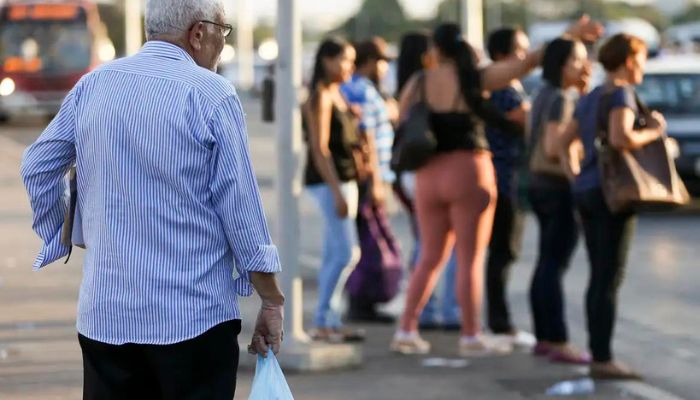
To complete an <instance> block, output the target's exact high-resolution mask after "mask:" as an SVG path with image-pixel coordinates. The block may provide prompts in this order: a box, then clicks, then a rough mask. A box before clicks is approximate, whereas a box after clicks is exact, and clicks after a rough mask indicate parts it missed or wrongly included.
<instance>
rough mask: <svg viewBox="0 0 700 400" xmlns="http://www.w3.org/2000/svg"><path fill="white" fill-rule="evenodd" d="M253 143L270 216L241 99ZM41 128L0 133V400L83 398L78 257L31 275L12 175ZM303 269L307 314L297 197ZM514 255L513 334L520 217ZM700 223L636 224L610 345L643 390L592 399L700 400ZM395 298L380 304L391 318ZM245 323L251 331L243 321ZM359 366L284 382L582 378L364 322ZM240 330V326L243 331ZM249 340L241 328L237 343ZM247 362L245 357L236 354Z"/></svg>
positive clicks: (358, 387) (245, 386)
mask: <svg viewBox="0 0 700 400" xmlns="http://www.w3.org/2000/svg"><path fill="white" fill-rule="evenodd" d="M245 106H246V109H247V110H248V112H249V125H250V131H251V148H252V153H253V158H254V162H255V164H256V170H257V174H258V178H259V182H260V184H261V187H262V188H263V197H264V202H265V206H266V208H267V209H268V216H269V219H270V221H271V223H272V224H274V221H275V219H276V218H275V214H274V203H273V202H274V196H273V194H274V193H273V186H272V185H273V180H274V171H275V169H274V168H275V159H274V146H273V145H272V141H273V132H274V131H273V130H272V127H271V126H266V125H263V124H261V123H259V122H258V118H257V116H258V115H259V113H258V107H257V104H255V103H252V102H250V101H247V102H246V103H245ZM44 124H45V123H42V122H40V121H36V120H31V121H16V122H15V123H13V124H12V125H11V126H0V187H2V192H1V193H2V196H0V400H8V399H9V400H28V399H42V400H44V399H77V398H80V386H81V381H82V378H81V361H80V353H79V348H78V347H77V341H76V338H75V328H74V321H75V307H76V299H77V288H78V285H79V280H80V275H81V271H80V261H81V257H80V256H81V254H80V252H78V254H77V257H75V258H74V259H72V260H71V261H70V262H69V263H68V264H66V265H62V264H58V263H57V264H55V265H52V266H51V267H49V268H47V269H45V270H44V271H42V272H41V273H33V272H31V268H30V264H31V260H32V258H33V257H34V255H35V252H36V250H37V249H38V246H39V243H38V240H37V239H36V238H35V236H34V235H33V234H32V232H31V227H30V224H31V222H30V221H31V219H30V210H29V208H28V205H27V200H26V195H25V194H24V191H23V188H22V186H21V183H20V181H19V178H18V169H19V167H18V165H19V160H20V156H21V151H22V149H23V147H24V145H26V144H28V143H31V142H32V141H33V140H34V138H36V136H37V135H38V133H39V132H40V131H41V129H42V128H43V125H44ZM301 212H302V216H303V219H304V224H303V231H302V232H301V237H302V254H303V258H302V260H301V261H302V263H303V264H304V275H305V277H306V280H305V282H306V285H305V300H306V301H305V315H306V316H307V318H308V316H309V315H310V312H311V310H312V309H313V304H314V298H315V291H314V290H313V287H314V285H313V280H312V278H313V276H314V275H315V271H316V268H317V260H318V254H319V247H320V240H321V235H320V219H319V216H318V215H317V214H316V213H315V210H314V208H313V204H312V203H311V202H310V201H309V199H306V198H305V199H304V201H303V202H302V205H301ZM392 222H393V225H394V227H395V228H396V231H397V234H398V236H399V238H400V240H401V241H402V243H403V244H404V248H405V249H406V250H408V248H409V247H410V245H411V242H410V237H409V235H408V229H407V222H406V219H405V217H404V216H403V215H402V214H400V213H399V214H397V215H395V216H394V218H393V219H392ZM528 222H529V224H528V229H527V231H526V238H525V244H524V248H523V255H522V258H521V260H520V261H519V262H518V263H517V265H516V266H515V267H514V271H513V278H512V285H511V286H512V288H511V293H512V296H511V301H512V304H513V309H514V310H513V312H514V315H515V316H516V319H517V321H518V323H519V324H520V326H521V327H523V328H528V327H529V325H530V324H529V320H528V318H529V314H528V310H527V299H526V290H527V285H528V283H529V277H530V274H531V270H532V265H533V263H534V257H535V248H536V247H535V244H536V235H537V231H536V227H535V225H534V223H533V222H534V221H532V220H529V221H528ZM698 222H700V217H699V216H696V215H693V214H684V215H663V216H648V217H644V218H642V220H641V221H640V224H639V229H638V234H637V240H636V241H635V244H634V246H633V249H632V254H631V257H630V263H629V268H628V274H627V281H626V282H625V286H624V289H623V292H622V297H621V304H622V307H621V316H620V321H621V322H620V324H619V326H618V332H617V336H616V339H617V340H616V342H615V347H616V350H617V353H618V355H619V357H620V358H621V359H624V360H626V361H628V362H629V363H631V364H633V365H634V366H636V367H638V368H639V369H640V370H641V371H643V372H644V373H645V374H646V376H647V377H648V381H647V383H646V384H642V385H601V384H598V385H597V386H596V391H595V393H594V394H592V395H589V396H583V397H580V398H592V399H618V398H627V399H674V398H684V399H698V398H700V394H698V393H700V383H699V382H698V379H697V377H698V373H699V372H700V337H699V335H698V333H697V332H698V330H699V328H700V312H699V311H700V270H699V269H698V268H699V267H698V262H697V259H698V258H700V252H698V250H697V243H698V240H697V236H698V234H700V226H699V225H698ZM586 279H587V264H586V260H585V254H584V253H583V251H582V249H581V248H579V251H578V252H577V254H576V257H575V260H574V263H573V265H572V267H571V269H570V271H569V273H568V274H567V278H566V290H567V296H568V297H567V298H568V300H569V302H568V317H569V321H570V330H571V334H572V337H573V340H574V342H576V343H579V344H581V345H584V344H585V340H586V336H585V332H584V330H583V326H584V325H583V324H584V319H583V312H582V299H583V291H584V288H585V282H586ZM401 302H402V298H399V299H397V300H396V301H395V302H393V303H392V304H389V305H388V306H387V309H388V310H390V311H393V312H398V311H399V310H400V308H401ZM243 305H244V307H243V308H244V318H245V321H248V322H249V321H250V320H251V318H253V316H254V312H255V308H256V307H257V301H255V300H244V301H243ZM246 328H248V326H246ZM366 328H368V331H369V333H370V337H369V340H368V342H367V343H366V345H365V363H364V365H363V366H362V368H359V369H354V370H349V371H334V372H325V373H317V374H302V375H294V374H290V375H289V377H288V378H289V382H290V385H291V386H292V389H293V391H294V393H295V395H296V397H297V398H299V399H319V400H320V399H465V398H469V399H539V398H545V396H544V394H543V393H544V390H545V389H546V388H547V387H549V386H550V385H552V384H554V383H556V382H558V381H560V380H562V379H568V378H577V377H580V376H581V374H582V373H583V372H585V371H583V370H581V369H577V368H565V367H559V366H551V365H549V364H547V363H545V362H543V361H541V360H537V359H534V358H532V357H531V356H529V355H527V354H515V355H512V356H508V357H501V358H491V359H482V360H471V361H470V364H469V365H468V366H466V367H462V368H444V367H443V368H428V367H425V366H424V365H423V362H424V361H425V357H399V356H394V355H391V354H390V353H389V352H388V350H387V346H388V342H389V338H390V336H391V333H392V327H366ZM244 329H245V328H244ZM426 337H427V338H428V339H430V340H431V341H432V342H433V344H434V346H435V354H433V355H431V357H445V358H450V359H453V358H455V347H456V341H457V337H456V336H455V335H454V334H447V333H434V334H429V335H426ZM247 340H248V335H247V334H246V333H244V335H243V336H242V338H241V342H242V343H245V341H247ZM244 357H246V356H244ZM251 379H252V371H251V370H249V369H244V370H243V371H242V373H241V375H240V377H239V388H240V390H239V395H238V397H237V398H241V399H242V398H245V397H246V396H247V393H248V391H249V386H250V381H251Z"/></svg>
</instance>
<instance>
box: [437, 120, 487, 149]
mask: <svg viewBox="0 0 700 400" xmlns="http://www.w3.org/2000/svg"><path fill="white" fill-rule="evenodd" d="M430 128H431V129H432V130H433V134H434V135H435V139H436V140H437V152H438V153H447V152H451V151H456V150H470V151H471V150H488V149H489V143H488V141H487V140H486V135H485V134H484V127H483V124H482V123H481V122H479V121H477V120H476V117H475V116H474V115H472V114H471V113H468V112H431V113H430Z"/></svg>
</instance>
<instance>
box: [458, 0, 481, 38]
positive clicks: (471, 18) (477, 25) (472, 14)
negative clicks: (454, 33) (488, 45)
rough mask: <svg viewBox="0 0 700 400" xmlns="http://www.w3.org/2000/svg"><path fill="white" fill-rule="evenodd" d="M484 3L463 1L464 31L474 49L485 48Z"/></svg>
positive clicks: (478, 0)
mask: <svg viewBox="0 0 700 400" xmlns="http://www.w3.org/2000/svg"><path fill="white" fill-rule="evenodd" d="M483 13H484V3H483V1H482V0H462V10H461V22H462V31H463V32H464V33H466V35H467V41H468V42H469V44H471V45H472V46H473V47H474V48H477V49H483V48H484V14H483Z"/></svg>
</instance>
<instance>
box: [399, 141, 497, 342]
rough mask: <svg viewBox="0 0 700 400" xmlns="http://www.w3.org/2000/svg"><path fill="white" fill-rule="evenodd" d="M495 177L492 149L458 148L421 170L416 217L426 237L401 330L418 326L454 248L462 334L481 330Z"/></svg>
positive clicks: (413, 329)
mask: <svg viewBox="0 0 700 400" xmlns="http://www.w3.org/2000/svg"><path fill="white" fill-rule="evenodd" d="M496 196H497V187H496V175H495V172H494V168H493V163H492V161H491V153H489V152H486V151H453V152H450V153H445V154H441V155H438V156H436V157H435V158H434V159H433V160H431V161H430V162H429V163H428V164H427V165H426V166H424V167H422V168H421V169H419V170H418V171H417V174H416V215H417V218H418V229H419V232H420V238H421V247H420V255H419V257H418V264H417V265H416V268H415V269H414V271H413V274H412V275H411V279H410V283H409V287H408V293H407V298H406V307H405V309H404V313H403V316H402V318H401V329H403V330H404V331H407V332H414V331H417V329H418V316H419V315H420V313H421V311H422V310H423V307H425V304H426V303H427V302H428V299H429V297H430V294H431V293H432V291H433V289H434V287H435V285H436V283H437V281H438V278H439V275H440V267H441V266H443V265H445V262H446V261H447V259H448V258H449V256H450V253H451V251H452V248H453V246H454V248H455V251H456V253H457V274H456V276H457V278H456V282H453V283H448V284H455V285H456V293H457V300H458V301H459V305H460V307H461V309H462V335H466V336H474V335H477V334H478V333H479V332H480V330H481V307H482V298H483V283H484V259H485V256H486V251H487V247H488V243H489V240H490V239H491V229H492V226H493V217H494V212H495V207H496Z"/></svg>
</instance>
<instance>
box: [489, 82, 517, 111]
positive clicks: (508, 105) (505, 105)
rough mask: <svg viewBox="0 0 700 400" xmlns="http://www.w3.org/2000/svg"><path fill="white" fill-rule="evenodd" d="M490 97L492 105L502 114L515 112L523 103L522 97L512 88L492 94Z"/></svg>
mask: <svg viewBox="0 0 700 400" xmlns="http://www.w3.org/2000/svg"><path fill="white" fill-rule="evenodd" d="M492 97H493V102H494V104H496V106H497V107H498V108H499V109H500V110H501V111H503V112H504V113H507V112H511V111H513V110H515V109H516V108H518V107H520V105H521V104H522V103H523V98H522V96H520V94H519V93H518V92H517V91H516V90H515V89H514V88H508V89H504V90H499V91H497V92H494V93H493V94H492Z"/></svg>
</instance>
